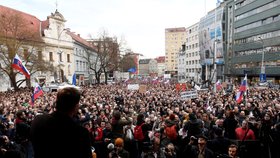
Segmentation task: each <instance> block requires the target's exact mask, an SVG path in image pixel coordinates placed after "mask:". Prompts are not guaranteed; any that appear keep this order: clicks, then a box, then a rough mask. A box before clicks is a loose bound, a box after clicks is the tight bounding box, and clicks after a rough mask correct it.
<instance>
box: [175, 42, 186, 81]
mask: <svg viewBox="0 0 280 158" xmlns="http://www.w3.org/2000/svg"><path fill="white" fill-rule="evenodd" d="M182 47H183V49H182V50H181V52H180V53H178V57H177V60H178V61H177V63H178V82H180V83H183V82H186V77H187V73H186V59H187V58H186V51H185V48H184V47H185V45H183V46H182Z"/></svg>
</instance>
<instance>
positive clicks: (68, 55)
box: [67, 54, 71, 63]
mask: <svg viewBox="0 0 280 158" xmlns="http://www.w3.org/2000/svg"><path fill="white" fill-rule="evenodd" d="M67 62H68V63H70V62H71V61H70V54H67Z"/></svg>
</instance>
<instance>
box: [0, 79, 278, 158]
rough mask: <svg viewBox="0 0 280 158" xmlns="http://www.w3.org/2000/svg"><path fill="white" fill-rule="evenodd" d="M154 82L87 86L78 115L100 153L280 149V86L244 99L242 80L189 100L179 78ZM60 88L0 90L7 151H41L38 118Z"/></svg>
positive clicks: (227, 153) (268, 153) (249, 153)
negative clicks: (33, 135)
mask: <svg viewBox="0 0 280 158" xmlns="http://www.w3.org/2000/svg"><path fill="white" fill-rule="evenodd" d="M146 85H147V88H146V90H145V92H140V91H137V90H134V91H131V90H128V89H127V84H126V83H115V84H112V85H91V86H83V87H81V100H80V107H79V110H78V114H77V115H76V116H75V117H74V119H75V121H76V122H77V123H78V124H80V125H81V126H83V127H85V128H86V129H87V130H88V132H89V134H90V137H91V144H92V146H93V151H94V152H93V153H94V154H93V156H94V157H98V158H99V157H100V158H103V157H104V158H107V157H122V158H127V157H131V158H140V157H159V158H165V157H166V158H169V157H170V158H181V157H187V158H188V157H190V158H201V157H204V158H211V157H241V158H243V157H260V158H278V157H280V151H279V149H278V146H279V145H280V123H279V122H280V96H279V95H280V93H279V90H278V89H272V88H261V89H260V88H255V87H249V88H248V90H247V94H246V96H244V99H243V102H242V103H237V102H236V101H235V94H236V92H237V90H238V89H239V87H238V85H236V86H235V88H234V89H233V91H232V92H223V91H221V92H216V93H214V92H213V91H212V90H200V91H198V92H197V93H198V96H197V98H193V99H185V100H183V99H182V98H181V94H180V92H181V91H178V90H176V86H175V84H172V83H157V84H148V83H147V84H146ZM56 94H57V92H45V93H44V94H43V96H41V97H40V98H38V99H37V100H36V101H35V103H34V105H32V104H30V102H31V95H32V90H31V89H27V88H23V89H20V90H19V91H6V92H1V93H0V149H1V150H0V157H9V156H10V157H16V156H15V155H17V156H21V157H26V158H32V157H33V150H32V143H31V142H30V140H29V139H30V132H29V130H30V125H31V123H32V120H33V119H34V118H35V117H36V116H38V115H42V114H46V113H52V112H53V111H55V110H56Z"/></svg>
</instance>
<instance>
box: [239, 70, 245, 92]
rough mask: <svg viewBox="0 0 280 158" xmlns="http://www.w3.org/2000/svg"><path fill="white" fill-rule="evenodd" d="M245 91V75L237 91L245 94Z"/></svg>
mask: <svg viewBox="0 0 280 158" xmlns="http://www.w3.org/2000/svg"><path fill="white" fill-rule="evenodd" d="M246 90H247V74H246V75H245V77H244V79H243V81H242V83H241V85H240V88H239V91H241V92H246Z"/></svg>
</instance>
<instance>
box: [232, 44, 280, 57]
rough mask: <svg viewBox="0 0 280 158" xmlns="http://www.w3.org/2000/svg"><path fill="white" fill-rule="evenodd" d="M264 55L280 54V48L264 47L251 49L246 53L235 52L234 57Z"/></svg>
mask: <svg viewBox="0 0 280 158" xmlns="http://www.w3.org/2000/svg"><path fill="white" fill-rule="evenodd" d="M263 51H264V52H265V53H274V52H280V46H272V47H264V48H263V49H262V48H261V49H251V50H246V51H240V52H235V56H246V55H252V54H261V53H262V52H263Z"/></svg>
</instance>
